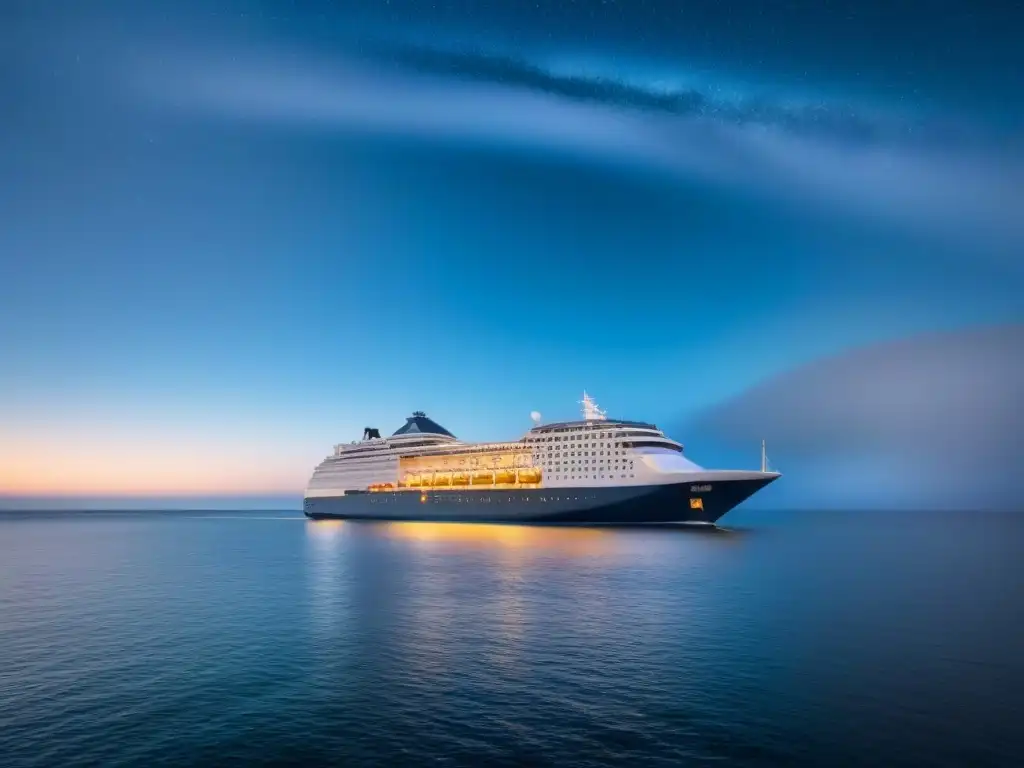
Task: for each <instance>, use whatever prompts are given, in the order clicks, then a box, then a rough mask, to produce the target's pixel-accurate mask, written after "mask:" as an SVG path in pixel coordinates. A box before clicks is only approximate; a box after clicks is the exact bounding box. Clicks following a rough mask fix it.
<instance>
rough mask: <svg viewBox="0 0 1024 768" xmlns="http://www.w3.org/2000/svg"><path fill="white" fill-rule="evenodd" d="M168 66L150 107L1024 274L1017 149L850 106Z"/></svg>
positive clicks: (239, 65)
mask: <svg viewBox="0 0 1024 768" xmlns="http://www.w3.org/2000/svg"><path fill="white" fill-rule="evenodd" d="M163 60H164V62H165V64H164V66H162V67H154V66H146V64H145V62H143V63H141V64H140V66H133V67H131V68H129V71H131V72H133V73H134V77H136V78H137V79H136V85H137V86H139V87H140V89H141V90H142V93H143V94H144V96H145V97H146V98H148V99H155V100H158V101H160V102H163V103H165V104H166V105H168V106H171V105H173V106H174V107H176V108H180V109H186V110H200V111H202V112H205V113H207V114H214V115H219V116H221V117H225V118H232V119H237V120H248V121H259V122H268V121H269V122H277V123H286V124H293V125H298V126H313V127H319V128H322V129H328V130H357V131H364V132H368V133H372V134H378V135H379V134H385V135H393V136H399V137H406V138H419V139H434V140H449V141H459V142H488V143H491V144H500V145H505V146H510V145H511V146H520V147H525V148H529V149H531V150H535V151H547V152H551V153H558V154H565V155H572V156H576V157H581V158H586V159H587V160H589V161H596V162H606V163H617V164H621V165H627V166H630V167H635V168H640V169H645V170H647V171H653V172H658V173H665V174H671V175H675V176H679V177H681V178H686V179H692V180H696V181H700V182H705V183H711V184H717V185H724V186H727V187H729V188H731V189H734V190H738V191H741V192H743V193H752V194H758V195H761V196H764V197H768V198H771V199H773V200H776V201H781V202H788V203H789V204H792V205H795V206H798V207H801V208H812V209H815V210H818V211H821V212H825V213H829V214H835V213H843V214H854V215H859V216H861V217H865V218H867V219H870V220H872V221H874V222H882V223H885V224H890V225H892V224H896V225H901V226H904V227H911V228H913V229H914V230H915V231H916V232H918V233H922V234H926V235H932V236H936V237H940V238H947V237H956V238H961V239H963V240H964V241H965V242H969V243H971V245H972V247H974V248H975V249H979V250H986V249H987V250H992V251H994V252H997V253H999V254H1009V258H1008V261H1007V262H1006V263H1008V264H1010V265H1012V266H1013V267H1014V268H1021V267H1022V266H1024V265H1022V264H1021V263H1020V258H1019V251H1020V247H1021V246H1024V219H1022V217H1020V216H1019V212H1018V210H1017V208H1018V204H1017V201H1019V200H1020V199H1024V153H1022V152H1021V151H1019V149H1020V148H1019V147H1016V146H1014V145H1011V144H1007V143H990V144H985V143H983V142H982V143H979V142H975V141H973V140H971V139H970V138H969V137H961V138H955V137H954V138H951V137H949V136H944V135H943V134H941V132H938V131H933V132H931V133H929V132H928V131H927V130H925V128H923V127H922V126H921V125H920V124H919V122H913V121H906V120H898V119H895V118H889V117H885V116H881V115H868V114H867V113H866V112H865V113H863V114H862V113H858V112H856V111H854V110H852V109H851V108H849V107H834V106H825V105H814V106H797V105H792V104H783V103H772V102H770V101H766V100H764V99H761V100H756V99H747V100H742V101H736V100H733V101H726V100H722V99H716V98H714V97H713V96H712V93H713V89H712V88H710V87H709V88H708V89H707V90H705V91H698V90H694V89H687V90H678V91H665V90H660V91H659V90H656V89H645V88H640V87H637V86H634V85H629V84H624V83H622V82H617V81H614V80H610V79H598V78H585V77H567V76H562V75H554V74H551V73H549V72H546V71H545V70H543V69H541V68H539V67H537V66H533V65H529V64H524V63H522V62H517V61H514V60H511V59H504V58H496V57H487V56H481V55H479V54H453V53H443V52H441V53H439V52H436V51H428V50H423V49H415V48H405V49H398V50H397V51H392V52H391V53H390V54H389V57H385V56H384V55H383V54H381V53H380V51H379V50H375V51H371V53H370V54H369V55H367V54H363V55H355V54H351V55H349V56H347V57H338V56H336V55H335V56H333V57H331V58H327V59H319V60H314V59H312V58H311V57H306V58H304V57H302V56H301V55H300V56H285V55H281V54H279V53H275V54H273V55H271V54H269V53H267V52H259V51H253V50H248V49H246V50H244V51H242V52H240V53H239V54H237V55H233V56H228V57H224V56H221V57H219V58H203V57H193V58H192V59H191V60H182V59H181V57H180V56H177V57H171V56H168V57H163ZM385 61H388V62H390V66H385V65H384V62H385Z"/></svg>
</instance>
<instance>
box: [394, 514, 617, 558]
mask: <svg viewBox="0 0 1024 768" xmlns="http://www.w3.org/2000/svg"><path fill="white" fill-rule="evenodd" d="M380 531H381V532H382V533H383V535H385V536H387V537H389V538H394V539H402V540H405V541H412V542H416V543H421V544H456V545H460V546H461V545H464V546H465V548H467V549H475V548H479V547H498V548H501V549H503V550H511V551H512V552H522V553H525V552H527V551H538V552H550V553H556V554H564V555H569V556H572V557H589V556H601V555H609V554H612V552H613V551H614V549H615V543H616V538H615V536H614V534H612V533H609V532H608V531H603V530H600V529H597V528H547V527H543V526H530V525H497V524H494V525H490V524H486V523H426V522H392V523H384V524H382V525H381V526H380ZM506 562H507V561H506Z"/></svg>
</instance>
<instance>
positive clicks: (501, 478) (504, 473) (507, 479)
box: [494, 469, 516, 485]
mask: <svg viewBox="0 0 1024 768" xmlns="http://www.w3.org/2000/svg"><path fill="white" fill-rule="evenodd" d="M515 481H516V472H515V470H514V469H501V470H498V472H497V473H496V475H495V478H494V482H495V483H497V484H498V485H512V484H514V483H515Z"/></svg>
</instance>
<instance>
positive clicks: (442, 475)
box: [433, 472, 452, 487]
mask: <svg viewBox="0 0 1024 768" xmlns="http://www.w3.org/2000/svg"><path fill="white" fill-rule="evenodd" d="M451 484H452V476H451V473H450V472H438V473H437V474H436V475H434V482H433V485H434V486H435V487H437V486H439V485H451Z"/></svg>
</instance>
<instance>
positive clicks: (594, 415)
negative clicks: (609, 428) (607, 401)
mask: <svg viewBox="0 0 1024 768" xmlns="http://www.w3.org/2000/svg"><path fill="white" fill-rule="evenodd" d="M580 405H582V406H583V418H584V419H585V420H586V421H604V420H605V419H607V418H608V417H607V416H605V415H604V411H602V410H601V409H600V408H598V407H597V403H595V402H594V401H593V400H592V399H591V398H590V395H588V394H587V391H586V390H583V399H582V400H580Z"/></svg>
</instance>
